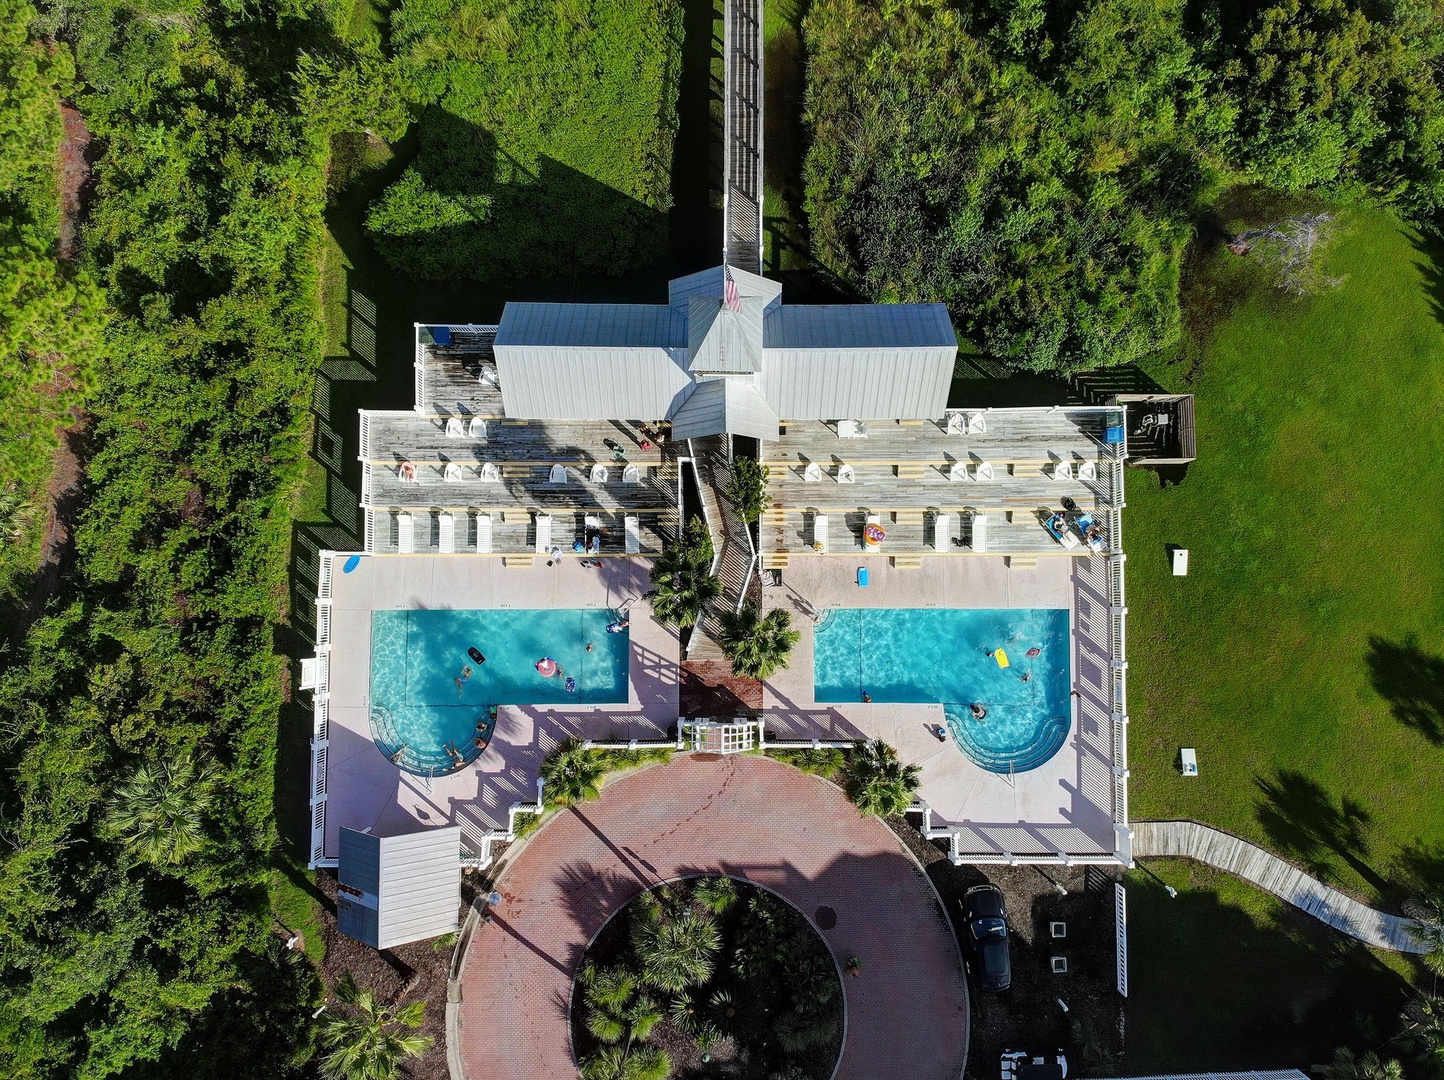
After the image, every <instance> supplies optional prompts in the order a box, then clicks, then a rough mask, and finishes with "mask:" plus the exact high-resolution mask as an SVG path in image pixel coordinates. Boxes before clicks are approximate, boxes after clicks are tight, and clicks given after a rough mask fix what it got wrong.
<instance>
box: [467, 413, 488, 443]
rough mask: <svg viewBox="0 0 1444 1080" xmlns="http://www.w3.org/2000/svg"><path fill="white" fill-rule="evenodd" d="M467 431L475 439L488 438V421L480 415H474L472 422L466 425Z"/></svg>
mask: <svg viewBox="0 0 1444 1080" xmlns="http://www.w3.org/2000/svg"><path fill="white" fill-rule="evenodd" d="M466 433H467V434H468V435H470V436H471V437H472V438H473V439H484V438H486V421H485V420H483V419H482V418H481V417H479V416H473V417H472V418H471V423H469V424H467V425H466Z"/></svg>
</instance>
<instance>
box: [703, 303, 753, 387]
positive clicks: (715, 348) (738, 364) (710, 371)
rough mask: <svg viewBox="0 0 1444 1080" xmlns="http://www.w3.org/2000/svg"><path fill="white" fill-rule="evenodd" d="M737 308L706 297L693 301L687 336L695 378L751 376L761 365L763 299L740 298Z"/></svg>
mask: <svg viewBox="0 0 1444 1080" xmlns="http://www.w3.org/2000/svg"><path fill="white" fill-rule="evenodd" d="M737 308H738V310H736V311H733V310H731V309H730V308H728V307H727V306H726V304H724V303H723V302H722V301H721V300H720V299H713V298H712V297H708V296H694V297H692V302H691V305H690V307H689V309H688V320H687V334H688V339H689V346H690V349H691V353H692V362H691V364H690V365H689V368H690V370H691V371H692V372H693V373H694V374H697V375H719V374H749V375H750V374H751V373H752V372H754V371H756V370H757V368H758V366H759V365H760V364H761V363H762V308H763V302H762V299H761V298H760V297H755V296H747V297H742V298H741V299H740V301H739V302H738V305H737Z"/></svg>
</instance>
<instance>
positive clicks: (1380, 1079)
mask: <svg viewBox="0 0 1444 1080" xmlns="http://www.w3.org/2000/svg"><path fill="white" fill-rule="evenodd" d="M1323 1074H1324V1076H1325V1078H1326V1080H1404V1070H1403V1068H1402V1067H1401V1066H1400V1065H1399V1063H1398V1062H1397V1061H1395V1060H1393V1059H1392V1058H1391V1059H1390V1060H1388V1061H1380V1060H1379V1055H1378V1054H1376V1053H1374V1051H1372V1050H1366V1051H1364V1052H1363V1053H1362V1054H1355V1053H1354V1052H1353V1051H1352V1050H1350V1049H1349V1048H1348V1047H1347V1046H1341V1047H1339V1049H1338V1050H1336V1051H1334V1060H1333V1062H1332V1064H1329V1065H1325V1066H1324V1069H1323Z"/></svg>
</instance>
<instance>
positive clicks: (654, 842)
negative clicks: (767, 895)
mask: <svg viewBox="0 0 1444 1080" xmlns="http://www.w3.org/2000/svg"><path fill="white" fill-rule="evenodd" d="M699 873H726V874H731V875H733V876H735V877H740V878H746V879H748V880H749V881H755V882H757V883H758V884H760V885H765V886H767V887H769V888H772V889H775V890H776V891H777V892H778V893H780V894H782V895H783V896H784V897H786V898H787V899H788V900H790V901H791V902H792V903H793V904H795V905H796V906H797V907H798V908H799V909H800V910H801V911H803V912H804V913H805V914H807V915H808V916H809V917H813V918H814V919H815V915H816V912H817V909H818V908H819V907H821V906H823V905H826V906H829V907H831V908H833V909H834V910H835V911H836V912H837V924H836V926H834V927H833V928H832V929H830V930H827V931H824V932H823V937H824V938H825V939H826V940H827V943H828V945H829V946H830V947H831V949H832V953H833V956H834V957H835V958H836V959H837V961H838V965H839V967H841V966H842V965H843V964H845V963H846V962H847V960H848V958H849V957H851V956H856V957H858V958H859V960H860V961H861V963H862V975H861V976H860V977H859V978H844V979H843V980H842V983H843V992H844V998H845V1003H846V1017H847V1035H846V1039H845V1041H844V1045H843V1057H842V1064H841V1067H840V1069H839V1070H838V1073H837V1075H838V1077H839V1078H844V1077H845V1078H855V1080H880V1078H887V1077H906V1078H907V1080H933V1078H936V1080H957V1078H958V1077H960V1076H961V1075H962V1071H963V1064H964V1061H965V1060H966V1057H967V1040H968V992H967V986H966V984H965V983H964V981H963V975H962V970H961V967H960V965H959V959H958V954H957V945H956V940H955V938H954V937H953V933H952V930H951V928H950V926H949V924H948V922H947V920H946V919H945V918H944V916H943V914H942V913H941V911H939V909H938V904H937V899H936V896H935V894H934V893H933V891H932V888H931V887H930V886H929V885H928V883H927V880H926V878H925V877H924V875H923V873H922V871H921V869H919V867H918V865H917V863H916V862H915V861H914V860H913V858H912V856H911V855H910V854H908V853H907V852H906V851H904V850H903V849H902V847H901V846H900V845H899V843H898V841H897V838H896V837H894V836H893V834H892V833H891V831H889V829H888V828H887V826H886V825H884V824H883V823H882V822H880V821H878V820H876V819H872V818H860V817H859V816H858V814H857V811H856V810H855V809H854V808H853V806H852V804H851V803H849V802H848V801H847V799H846V798H845V797H844V796H843V795H842V793H841V792H840V791H838V789H837V788H835V787H834V786H833V785H831V784H828V783H825V782H823V781H821V780H818V779H816V778H814V777H810V776H805V775H803V774H802V773H800V772H797V771H796V770H795V769H792V768H790V767H788V766H785V765H781V764H779V763H777V762H775V761H770V760H768V759H766V758H760V757H726V758H712V759H710V760H703V759H699V758H697V757H694V756H682V757H679V758H677V759H676V760H675V761H673V762H672V763H671V764H669V765H664V766H657V767H654V768H651V769H646V770H644V771H642V772H640V773H637V774H635V775H633V776H629V777H627V778H626V779H624V780H621V781H619V782H618V783H617V784H616V785H614V786H609V787H608V788H607V789H606V791H605V792H604V793H603V796H602V798H601V799H600V800H599V801H597V802H592V803H587V804H585V805H583V806H580V807H577V808H576V809H574V810H569V811H567V812H565V813H564V814H562V815H560V816H559V817H558V818H557V819H556V820H554V821H553V822H552V823H551V824H549V825H548V826H547V827H546V828H545V829H543V830H542V831H541V832H540V833H539V834H537V836H535V837H533V838H532V840H531V842H530V844H529V845H528V847H527V849H526V850H525V851H524V852H523V853H522V854H521V855H520V856H519V857H518V858H517V861H516V863H515V864H514V865H512V866H511V867H509V868H508V869H507V870H506V872H505V874H504V876H503V877H502V879H501V880H500V881H499V882H498V884H497V891H498V892H500V893H501V895H502V898H503V899H502V902H501V904H500V905H499V906H498V907H497V908H496V909H495V915H496V917H495V919H494V921H493V922H492V923H490V924H489V925H484V926H480V927H478V928H477V931H476V933H475V934H474V935H473V936H472V939H471V944H470V947H469V949H468V951H467V956H466V961H465V967H464V969H463V972H462V977H461V983H462V1002H461V1005H460V1011H459V1017H458V1030H459V1037H460V1054H461V1059H462V1061H463V1062H464V1064H465V1069H466V1075H467V1076H468V1077H469V1078H471V1080H511V1078H515V1080H537V1078H539V1077H547V1078H552V1077H567V1076H575V1075H576V1065H575V1063H574V1062H573V1060H572V1053H571V1041H570V1037H569V1033H568V1025H567V1009H568V1002H569V999H570V995H571V983H572V976H573V974H574V972H575V970H576V966H577V964H578V962H579V961H580V958H581V955H582V952H583V950H584V949H585V947H586V944H587V942H588V941H590V940H591V938H592V936H593V935H594V934H595V933H596V932H597V931H598V930H599V929H601V927H602V924H603V923H604V922H605V921H606V919H607V917H608V916H609V915H611V914H612V912H614V911H616V910H617V909H618V908H620V907H621V906H622V905H624V904H625V903H626V902H627V901H629V900H631V899H632V898H633V897H634V896H636V895H637V893H639V892H641V891H642V890H643V889H644V888H647V887H649V886H650V885H652V884H655V883H656V882H658V881H663V880H666V879H668V878H673V877H681V876H686V875H690V874H699Z"/></svg>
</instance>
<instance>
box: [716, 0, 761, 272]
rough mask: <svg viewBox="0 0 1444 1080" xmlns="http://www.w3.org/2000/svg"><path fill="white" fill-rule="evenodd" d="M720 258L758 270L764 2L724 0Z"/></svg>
mask: <svg viewBox="0 0 1444 1080" xmlns="http://www.w3.org/2000/svg"><path fill="white" fill-rule="evenodd" d="M726 19H727V28H726V59H725V61H724V65H725V69H724V81H725V84H726V100H725V102H724V108H725V110H726V112H725V119H724V122H723V127H724V131H723V134H724V138H725V139H726V143H725V150H724V154H723V157H724V161H723V171H724V172H725V174H726V182H727V194H726V201H725V203H724V206H725V208H726V211H725V216H726V221H725V222H724V228H725V230H726V232H725V235H724V236H723V240H722V244H723V258H724V260H725V261H726V263H727V264H728V265H729V266H735V267H737V269H739V270H746V271H748V272H749V273H753V274H760V273H762V4H761V0H727V10H726Z"/></svg>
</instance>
